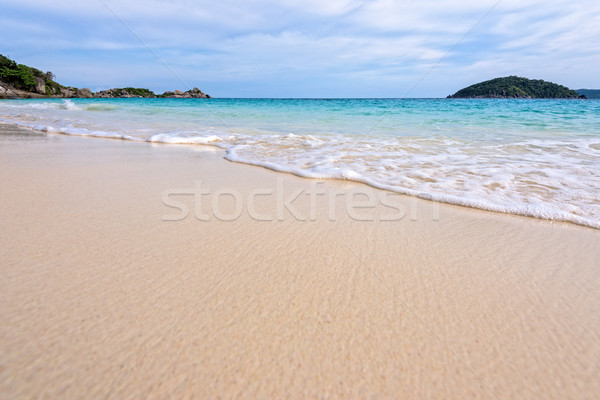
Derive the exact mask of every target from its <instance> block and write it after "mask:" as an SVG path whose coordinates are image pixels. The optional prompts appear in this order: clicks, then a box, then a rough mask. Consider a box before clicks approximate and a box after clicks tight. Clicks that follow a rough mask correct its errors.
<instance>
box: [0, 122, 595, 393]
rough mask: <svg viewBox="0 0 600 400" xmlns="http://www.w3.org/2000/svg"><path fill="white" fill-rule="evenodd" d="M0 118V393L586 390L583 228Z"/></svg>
mask: <svg viewBox="0 0 600 400" xmlns="http://www.w3.org/2000/svg"><path fill="white" fill-rule="evenodd" d="M0 131H1V132H2V133H0V176H1V177H2V180H1V182H2V185H1V186H0V190H1V193H0V198H1V199H2V207H1V208H0V254H1V258H0V268H1V277H2V278H1V279H0V293H1V298H2V301H1V302H0V316H1V321H2V323H1V324H0V351H1V354H2V358H1V360H2V361H1V363H0V398H3V399H11V398H19V399H28V398H48V399H55V398H93V399H130V398H131V399H142V398H143V399H151V398H157V399H158V398H219V397H221V398H284V397H286V398H418V399H429V398H435V399H438V398H439V399H465V398H484V399H498V398H499V399H513V398H544V399H553V398H555V399H565V398H577V399H586V398H589V399H592V398H595V396H597V393H600V370H599V367H600V362H599V360H600V318H599V315H600V313H599V311H600V270H599V268H598V267H599V262H598V260H600V231H599V230H595V229H591V228H585V227H580V226H576V225H573V224H568V223H556V222H550V221H542V220H536V219H532V218H525V217H517V216H511V215H505V214H497V213H491V212H485V211H480V210H474V209H469V208H462V207H455V206H450V205H445V204H437V203H432V202H429V201H427V200H424V199H417V198H411V197H406V196H400V195H390V194H388V193H386V192H383V191H380V190H376V189H372V188H369V187H367V186H365V185H362V184H358V183H352V182H342V181H316V180H307V179H301V178H298V177H295V176H291V175H286V174H279V173H275V172H272V171H269V170H266V169H262V168H258V167H252V166H247V165H242V164H236V163H230V162H227V161H225V160H223V159H222V155H223V153H222V152H221V151H220V150H215V149H214V148H211V147H202V146H190V147H187V146H169V145H150V144H147V143H133V142H124V141H119V140H107V139H92V138H79V137H68V136H61V135H42V134H38V133H34V132H31V131H23V130H21V129H17V128H14V127H10V126H6V125H5V126H0ZM186 211H187V212H186ZM238 214H239V216H238ZM184 216H185V218H183V217H184Z"/></svg>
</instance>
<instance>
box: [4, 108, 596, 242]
mask: <svg viewBox="0 0 600 400" xmlns="http://www.w3.org/2000/svg"><path fill="white" fill-rule="evenodd" d="M63 100H69V99H63ZM2 125H5V126H7V125H14V126H16V127H19V128H21V129H27V130H29V129H30V130H32V131H35V132H41V133H43V134H55V135H65V136H73V137H85V138H94V139H116V140H123V141H131V142H137V143H147V144H166V145H183V146H211V147H214V148H217V149H219V150H222V151H223V152H224V154H223V158H224V159H225V160H227V161H230V162H234V163H239V164H244V165H248V166H254V167H260V168H264V169H267V170H270V171H273V172H275V173H284V174H290V175H294V176H297V177H299V178H303V179H321V180H323V179H324V180H332V181H349V182H355V183H359V184H364V185H367V186H369V187H371V188H374V189H376V190H383V191H388V192H393V193H397V194H400V195H403V196H409V197H418V198H420V199H424V200H429V201H433V202H436V203H440V204H448V205H452V206H458V207H465V208H469V209H474V210H480V211H487V212H493V213H499V214H507V215H512V216H519V217H526V218H533V219H539V220H543V221H550V222H556V223H568V224H573V225H577V226H582V227H585V228H591V229H596V230H600V222H596V221H593V220H589V218H587V217H582V216H580V215H572V216H569V217H563V218H556V217H552V218H550V217H546V216H544V217H542V216H540V215H538V213H539V211H527V210H510V211H507V210H503V209H501V207H499V206H497V205H494V204H483V205H482V204H478V205H474V204H473V203H472V201H466V200H464V199H462V198H460V197H457V196H455V195H451V196H449V195H444V194H434V195H431V194H430V193H421V192H418V191H415V190H413V189H406V188H404V189H399V188H397V187H393V186H389V185H385V184H378V183H376V182H373V181H371V180H368V179H357V178H344V179H341V178H336V177H313V176H310V175H309V174H307V173H305V172H304V171H298V170H296V169H294V168H292V167H285V168H284V167H280V166H277V165H275V166H273V165H272V164H273V163H271V162H255V161H248V160H244V159H243V158H239V157H236V156H231V155H229V154H227V153H226V150H225V149H224V148H223V147H221V146H220V145H219V144H217V143H212V142H211V137H209V138H204V137H198V138H180V137H169V138H168V140H167V138H165V137H163V136H164V135H161V134H158V135H156V136H158V137H157V138H155V137H154V136H153V137H150V138H147V139H143V138H139V137H134V136H129V135H120V134H115V133H110V134H108V133H107V134H106V135H102V134H98V133H96V134H84V133H81V134H80V133H67V132H61V131H58V130H57V131H50V130H49V129H47V128H45V129H36V128H35V127H31V126H27V125H19V124H16V123H6V122H0V127H1V126H2ZM183 139H187V140H188V141H185V140H183Z"/></svg>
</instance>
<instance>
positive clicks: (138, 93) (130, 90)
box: [110, 87, 156, 97]
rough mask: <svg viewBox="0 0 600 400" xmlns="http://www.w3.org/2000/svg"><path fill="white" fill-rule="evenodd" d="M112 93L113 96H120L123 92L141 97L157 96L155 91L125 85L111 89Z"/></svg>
mask: <svg viewBox="0 0 600 400" xmlns="http://www.w3.org/2000/svg"><path fill="white" fill-rule="evenodd" d="M110 92H111V95H112V96H113V97H120V96H122V94H123V93H126V94H128V95H131V96H140V97H156V95H155V94H154V92H153V91H152V90H149V89H145V88H133V87H125V88H115V89H111V90H110Z"/></svg>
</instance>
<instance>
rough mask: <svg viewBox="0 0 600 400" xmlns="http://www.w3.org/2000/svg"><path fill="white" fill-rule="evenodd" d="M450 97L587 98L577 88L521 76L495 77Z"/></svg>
mask: <svg viewBox="0 0 600 400" xmlns="http://www.w3.org/2000/svg"><path fill="white" fill-rule="evenodd" d="M448 98H449V99H460V98H471V99H473V98H475V99H578V98H586V96H585V95H581V94H578V93H577V92H576V91H575V90H572V89H569V88H568V87H566V86H562V85H557V84H556V83H552V82H546V81H543V80H541V79H527V78H522V77H519V76H507V77H504V78H495V79H491V80H489V81H484V82H480V83H476V84H474V85H471V86H469V87H466V88H464V89H461V90H459V91H458V92H456V93H454V94H453V95H450V96H448Z"/></svg>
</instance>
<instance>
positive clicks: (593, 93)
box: [575, 89, 600, 99]
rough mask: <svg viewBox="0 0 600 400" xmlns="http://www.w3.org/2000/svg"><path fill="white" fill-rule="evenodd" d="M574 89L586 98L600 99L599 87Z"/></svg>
mask: <svg viewBox="0 0 600 400" xmlns="http://www.w3.org/2000/svg"><path fill="white" fill-rule="evenodd" d="M575 91H576V92H577V93H578V94H579V95H580V96H585V97H587V98H588V99H600V89H577V90H575Z"/></svg>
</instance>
